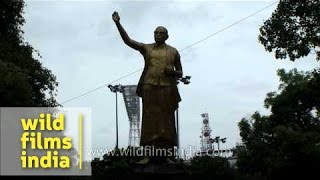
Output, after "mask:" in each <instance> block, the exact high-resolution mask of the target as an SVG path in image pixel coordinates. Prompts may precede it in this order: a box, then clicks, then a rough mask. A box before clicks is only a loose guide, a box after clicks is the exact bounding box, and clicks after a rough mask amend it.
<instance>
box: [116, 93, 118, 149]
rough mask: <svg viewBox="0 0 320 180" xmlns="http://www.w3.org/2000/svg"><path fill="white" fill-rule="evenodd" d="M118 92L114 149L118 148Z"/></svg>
mask: <svg viewBox="0 0 320 180" xmlns="http://www.w3.org/2000/svg"><path fill="white" fill-rule="evenodd" d="M117 94H118V93H117V92H116V149H118V95H117Z"/></svg>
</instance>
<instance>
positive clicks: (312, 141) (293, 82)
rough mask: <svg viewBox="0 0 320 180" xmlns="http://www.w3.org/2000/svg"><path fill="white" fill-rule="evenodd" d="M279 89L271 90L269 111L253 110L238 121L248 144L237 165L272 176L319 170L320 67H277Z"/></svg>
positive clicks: (267, 102)
mask: <svg viewBox="0 0 320 180" xmlns="http://www.w3.org/2000/svg"><path fill="white" fill-rule="evenodd" d="M278 75H279V77H280V81H281V83H280V85H279V89H278V92H270V93H268V94H267V97H266V99H265V107H266V108H269V109H270V111H271V114H270V115H261V114H260V113H259V112H256V113H254V114H253V115H252V116H251V118H244V119H242V120H241V121H240V122H239V128H240V136H241V138H242V142H243V143H244V146H245V148H244V149H242V150H241V151H240V153H239V161H238V167H239V170H240V171H241V172H242V173H245V174H251V175H254V174H259V175H261V176H264V177H268V178H270V179H273V178H279V177H285V176H287V175H289V174H291V175H303V174H317V170H319V169H320V164H319V162H320V148H319V147H320V114H319V112H320V92H319V89H320V71H319V69H317V70H313V71H311V72H306V73H304V72H299V71H297V70H296V69H293V70H291V71H289V72H286V71H285V70H283V69H281V70H278Z"/></svg>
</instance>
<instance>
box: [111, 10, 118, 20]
mask: <svg viewBox="0 0 320 180" xmlns="http://www.w3.org/2000/svg"><path fill="white" fill-rule="evenodd" d="M112 19H113V21H114V22H119V20H120V16H119V14H118V12H117V11H114V12H113V14H112Z"/></svg>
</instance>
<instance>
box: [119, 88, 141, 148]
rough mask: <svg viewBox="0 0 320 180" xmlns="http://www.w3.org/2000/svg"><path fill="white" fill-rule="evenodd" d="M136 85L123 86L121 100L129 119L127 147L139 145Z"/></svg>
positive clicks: (138, 111) (138, 112)
mask: <svg viewBox="0 0 320 180" xmlns="http://www.w3.org/2000/svg"><path fill="white" fill-rule="evenodd" d="M136 89H137V85H125V86H124V90H123V93H122V94H123V99H124V103H125V106H126V110H127V114H128V118H129V123H130V127H129V146H130V147H137V146H139V143H140V99H139V96H137V94H136Z"/></svg>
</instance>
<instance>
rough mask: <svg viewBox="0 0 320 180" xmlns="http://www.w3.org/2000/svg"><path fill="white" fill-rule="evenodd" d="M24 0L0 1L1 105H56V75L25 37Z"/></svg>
mask: <svg viewBox="0 0 320 180" xmlns="http://www.w3.org/2000/svg"><path fill="white" fill-rule="evenodd" d="M24 7H25V3H24V1H22V0H13V1H0V27H1V28H0V84H1V87H0V99H1V101H0V106H1V107H10V106H20V107H25V106H33V107H55V106H58V103H57V102H56V100H55V96H56V87H57V86H58V83H57V82H56V77H55V76H54V75H53V74H52V73H51V71H50V70H49V69H47V68H45V67H43V65H42V63H41V62H40V61H39V60H38V59H35V58H34V57H33V54H34V53H37V51H36V50H34V48H33V47H32V46H31V45H30V44H28V43H27V42H25V41H24V39H23V31H22V26H23V24H24V23H25V19H24V17H23V8H24Z"/></svg>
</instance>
